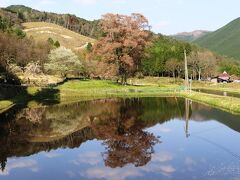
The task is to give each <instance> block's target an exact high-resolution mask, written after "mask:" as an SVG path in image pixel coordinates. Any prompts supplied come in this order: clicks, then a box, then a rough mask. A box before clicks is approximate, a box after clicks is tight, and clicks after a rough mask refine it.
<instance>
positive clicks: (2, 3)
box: [0, 0, 10, 7]
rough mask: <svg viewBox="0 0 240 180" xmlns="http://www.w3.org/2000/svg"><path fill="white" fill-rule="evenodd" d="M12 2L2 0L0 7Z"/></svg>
mask: <svg viewBox="0 0 240 180" xmlns="http://www.w3.org/2000/svg"><path fill="white" fill-rule="evenodd" d="M9 4H10V0H0V7H6V6H8V5H9Z"/></svg>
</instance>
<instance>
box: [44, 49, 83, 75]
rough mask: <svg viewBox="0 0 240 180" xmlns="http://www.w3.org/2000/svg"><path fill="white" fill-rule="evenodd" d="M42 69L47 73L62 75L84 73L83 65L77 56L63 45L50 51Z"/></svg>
mask: <svg viewBox="0 0 240 180" xmlns="http://www.w3.org/2000/svg"><path fill="white" fill-rule="evenodd" d="M44 69H45V71H46V72H47V73H49V74H53V75H61V76H62V77H68V76H80V75H82V74H84V67H83V65H82V62H81V61H80V60H79V58H78V56H77V55H76V54H75V53H74V52H72V50H71V49H66V48H65V47H60V48H57V49H54V50H52V51H51V53H50V54H49V56H48V62H47V63H46V64H45V65H44Z"/></svg>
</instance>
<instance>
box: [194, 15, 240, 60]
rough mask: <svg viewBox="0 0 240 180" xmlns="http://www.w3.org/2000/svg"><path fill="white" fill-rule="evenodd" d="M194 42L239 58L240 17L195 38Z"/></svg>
mask: <svg viewBox="0 0 240 180" xmlns="http://www.w3.org/2000/svg"><path fill="white" fill-rule="evenodd" d="M194 43H196V44H198V45H200V46H201V47H204V48H207V49H210V50H212V51H214V52H216V53H218V54H220V55H226V56H229V57H233V58H236V59H240V51H239V47H240V18H238V19H235V20H234V21H232V22H230V23H229V24H227V25H226V26H224V27H222V28H220V29H219V30H217V31H215V32H212V33H210V34H208V35H206V36H203V37H202V38H199V39H197V40H196V41H194Z"/></svg>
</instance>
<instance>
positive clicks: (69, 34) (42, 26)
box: [23, 22, 95, 50]
mask: <svg viewBox="0 0 240 180" xmlns="http://www.w3.org/2000/svg"><path fill="white" fill-rule="evenodd" d="M23 27H24V31H25V32H26V33H27V36H29V37H30V36H32V37H33V38H34V39H35V40H37V41H47V40H48V38H49V37H51V38H52V39H53V40H54V41H59V42H60V44H61V46H64V47H66V48H70V49H73V50H78V49H81V47H82V46H84V45H86V43H89V42H90V43H94V42H95V40H94V39H92V38H89V37H86V36H83V35H80V34H78V33H75V32H73V31H70V30H68V29H66V28H63V27H61V26H58V25H56V24H52V23H45V22H29V23H23Z"/></svg>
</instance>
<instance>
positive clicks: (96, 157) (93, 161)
mask: <svg viewBox="0 0 240 180" xmlns="http://www.w3.org/2000/svg"><path fill="white" fill-rule="evenodd" d="M101 161H102V157H101V154H100V153H99V152H88V153H85V154H80V155H79V156H78V158H77V159H75V160H72V161H71V162H72V163H73V164H75V165H80V164H81V163H85V164H90V165H97V164H98V163H100V162H101Z"/></svg>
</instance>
